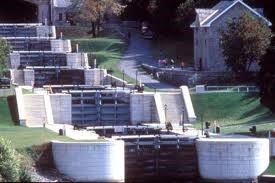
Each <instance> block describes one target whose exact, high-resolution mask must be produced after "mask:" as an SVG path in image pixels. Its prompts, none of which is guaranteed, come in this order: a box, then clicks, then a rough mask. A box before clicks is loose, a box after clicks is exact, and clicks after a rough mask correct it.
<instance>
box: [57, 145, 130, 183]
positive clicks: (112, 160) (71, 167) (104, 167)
mask: <svg viewBox="0 0 275 183" xmlns="http://www.w3.org/2000/svg"><path fill="white" fill-rule="evenodd" d="M52 152H53V157H54V162H55V165H56V168H57V169H58V170H59V172H60V173H62V174H64V175H66V176H68V177H70V178H73V179H74V180H76V181H89V182H124V180H125V173H124V172H125V158H124V141H113V140H112V141H107V140H103V141H98V142H76V143H73V142H58V141H53V142H52Z"/></svg>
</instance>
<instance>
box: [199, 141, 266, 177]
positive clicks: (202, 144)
mask: <svg viewBox="0 0 275 183" xmlns="http://www.w3.org/2000/svg"><path fill="white" fill-rule="evenodd" d="M196 147H197V154H198V161H199V171H200V175H201V177H202V178H204V179H210V180H245V179H253V178H256V177H258V176H259V175H261V174H262V173H263V172H264V171H265V170H266V169H267V167H268V165H269V141H268V139H257V138H240V139H236V138H235V139H232V138H216V139H215V138H213V139H198V140H197V141H196Z"/></svg>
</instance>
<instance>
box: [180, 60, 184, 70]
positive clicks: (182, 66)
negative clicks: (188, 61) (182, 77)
mask: <svg viewBox="0 0 275 183" xmlns="http://www.w3.org/2000/svg"><path fill="white" fill-rule="evenodd" d="M184 67H185V63H184V61H182V62H181V63H180V68H181V70H183V69H184Z"/></svg>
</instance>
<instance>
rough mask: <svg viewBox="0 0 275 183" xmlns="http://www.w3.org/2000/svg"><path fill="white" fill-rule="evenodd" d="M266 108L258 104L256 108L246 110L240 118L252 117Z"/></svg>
mask: <svg viewBox="0 0 275 183" xmlns="http://www.w3.org/2000/svg"><path fill="white" fill-rule="evenodd" d="M263 111H264V109H263V106H262V105H261V104H258V105H257V106H256V107H255V108H253V109H251V110H249V111H246V112H245V113H243V114H242V115H241V116H240V118H239V120H243V119H245V118H248V117H251V116H253V115H255V114H259V113H260V112H263Z"/></svg>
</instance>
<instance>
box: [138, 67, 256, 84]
mask: <svg viewBox="0 0 275 183" xmlns="http://www.w3.org/2000/svg"><path fill="white" fill-rule="evenodd" d="M143 68H144V70H146V71H147V72H149V73H153V74H154V75H155V76H156V77H157V78H158V79H160V80H163V81H166V82H169V83H172V84H174V85H177V86H182V85H187V86H189V87H194V86H196V85H201V84H203V85H221V84H225V83H226V84H227V85H228V84H230V83H233V84H234V83H236V84H241V83H242V82H241V80H239V79H238V78H236V77H235V74H234V73H232V72H213V71H194V70H192V69H191V68H190V69H185V70H180V69H178V68H177V69H171V68H158V67H154V66H150V65H146V64H143ZM255 75H256V73H251V76H250V78H249V82H254V81H255V80H254V79H255Z"/></svg>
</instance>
